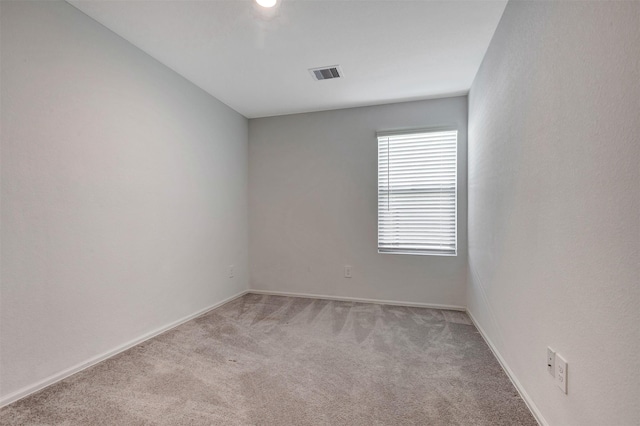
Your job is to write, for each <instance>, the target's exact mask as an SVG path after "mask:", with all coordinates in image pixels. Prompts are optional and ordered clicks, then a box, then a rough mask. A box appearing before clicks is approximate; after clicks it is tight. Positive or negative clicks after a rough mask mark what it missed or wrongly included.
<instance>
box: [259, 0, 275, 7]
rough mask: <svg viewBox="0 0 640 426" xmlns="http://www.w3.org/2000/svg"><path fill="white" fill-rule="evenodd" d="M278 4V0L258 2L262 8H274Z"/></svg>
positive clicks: (261, 0) (260, 0)
mask: <svg viewBox="0 0 640 426" xmlns="http://www.w3.org/2000/svg"><path fill="white" fill-rule="evenodd" d="M277 2H278V0H256V3H258V4H259V5H260V6H262V7H273V6H275V5H276V3H277Z"/></svg>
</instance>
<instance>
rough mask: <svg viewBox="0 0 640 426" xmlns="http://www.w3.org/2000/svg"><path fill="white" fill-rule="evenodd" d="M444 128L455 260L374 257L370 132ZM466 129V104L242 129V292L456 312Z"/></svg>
mask: <svg viewBox="0 0 640 426" xmlns="http://www.w3.org/2000/svg"><path fill="white" fill-rule="evenodd" d="M444 124H454V125H457V126H458V130H459V150H458V151H459V163H460V164H459V169H458V184H459V204H458V216H459V217H458V226H459V229H458V232H459V233H458V256H457V257H444V256H410V255H390V254H378V251H377V203H378V192H377V173H378V169H377V155H378V151H377V139H376V131H379V130H393V129H400V128H417V127H429V126H438V125H444ZM466 125H467V99H466V97H456V98H449V99H440V100H429V101H420V102H409V103H400V104H392V105H382V106H375V107H367V108H352V109H343V110H336V111H326V112H317V113H309V114H297V115H289V116H281V117H272V118H261V119H255V120H250V121H249V172H250V177H249V194H250V196H249V199H250V201H249V205H250V209H249V223H250V225H249V229H250V257H251V280H250V282H251V287H252V288H256V289H263V290H272V291H285V292H296V293H313V294H322V295H331V296H342V297H345V296H346V297H360V298H373V299H386V300H395V301H406V302H422V303H432V304H446V305H457V306H463V305H464V303H465V300H464V298H465V295H464V291H465V290H464V289H465V285H466V269H467V268H466V258H467V252H466V242H467V239H466V238H467V237H466V221H467V220H466V180H467V179H466V135H467V129H466ZM346 264H349V265H352V266H353V278H350V279H346V278H344V277H343V267H344V265H346Z"/></svg>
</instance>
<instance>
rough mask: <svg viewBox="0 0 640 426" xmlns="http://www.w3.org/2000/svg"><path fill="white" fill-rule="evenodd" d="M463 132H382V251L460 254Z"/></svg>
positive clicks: (380, 147) (379, 170)
mask: <svg viewBox="0 0 640 426" xmlns="http://www.w3.org/2000/svg"><path fill="white" fill-rule="evenodd" d="M457 145H458V131H457V130H437V131H436V130H429V131H426V130H425V131H414V132H411V133H378V252H379V253H403V254H434V255H449V256H455V255H456V253H457V252H456V249H457V245H456V239H457V238H456V233H457V230H456V209H457Z"/></svg>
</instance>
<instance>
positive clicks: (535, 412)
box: [467, 309, 549, 426]
mask: <svg viewBox="0 0 640 426" xmlns="http://www.w3.org/2000/svg"><path fill="white" fill-rule="evenodd" d="M467 315H469V318H471V322H473V325H475V326H476V328H477V329H478V332H480V335H481V336H482V338H483V339H484V341H485V342H486V343H487V346H489V349H491V352H493V355H494V356H495V357H496V359H497V360H498V362H499V363H500V366H501V367H502V369H503V370H504V372H505V373H507V377H509V380H511V383H513V386H515V388H516V390H517V391H518V393H519V394H520V397H521V398H522V399H523V400H524V402H525V404H527V407H528V408H529V411H531V414H533V417H534V418H535V419H536V421H537V422H538V424H540V425H541V426H549V423H547V421H546V420H545V418H544V417H543V416H542V413H541V412H540V410H539V409H538V407H537V406H536V404H534V402H533V400H531V397H530V396H529V394H528V393H527V391H526V390H524V387H523V386H522V384H521V383H520V381H519V380H518V378H517V377H516V375H515V374H514V373H513V371H512V370H511V368H509V365H508V364H507V362H506V361H505V360H504V358H503V357H502V355H500V352H498V349H497V348H496V347H495V345H494V344H493V342H492V341H491V339H489V336H488V335H487V333H485V331H484V329H483V328H482V327H481V326H480V323H479V322H478V321H477V320H476V318H475V317H474V316H473V314H472V313H471V311H470V310H468V309H467Z"/></svg>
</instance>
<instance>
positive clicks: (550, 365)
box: [547, 347, 556, 378]
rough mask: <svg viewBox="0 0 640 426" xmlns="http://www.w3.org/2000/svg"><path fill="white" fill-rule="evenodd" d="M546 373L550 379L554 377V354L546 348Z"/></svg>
mask: <svg viewBox="0 0 640 426" xmlns="http://www.w3.org/2000/svg"><path fill="white" fill-rule="evenodd" d="M547 371H548V372H549V374H551V376H552V377H554V378H555V377H556V352H555V351H554V350H553V349H551V348H549V347H547Z"/></svg>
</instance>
